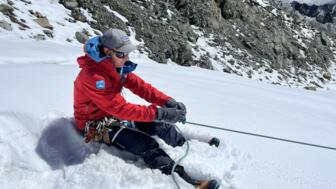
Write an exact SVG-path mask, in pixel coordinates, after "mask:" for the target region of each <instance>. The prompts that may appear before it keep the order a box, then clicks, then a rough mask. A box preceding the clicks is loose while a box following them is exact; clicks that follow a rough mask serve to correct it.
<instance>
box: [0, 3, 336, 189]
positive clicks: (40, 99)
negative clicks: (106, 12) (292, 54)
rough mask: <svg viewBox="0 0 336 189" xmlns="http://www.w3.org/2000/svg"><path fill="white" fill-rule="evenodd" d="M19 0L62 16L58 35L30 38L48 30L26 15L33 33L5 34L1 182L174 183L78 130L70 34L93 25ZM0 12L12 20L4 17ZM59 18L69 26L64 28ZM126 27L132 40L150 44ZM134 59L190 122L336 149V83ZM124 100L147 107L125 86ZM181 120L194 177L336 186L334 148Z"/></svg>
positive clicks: (234, 183)
mask: <svg viewBox="0 0 336 189" xmlns="http://www.w3.org/2000/svg"><path fill="white" fill-rule="evenodd" d="M13 1H14V0H13ZM2 2H4V1H2ZM14 2H15V6H17V7H18V8H19V10H20V11H23V12H27V9H30V8H31V9H33V8H34V10H39V12H41V13H42V14H43V15H49V14H52V13H49V12H50V9H47V8H46V9H43V6H47V5H48V6H49V7H50V6H54V8H55V10H58V12H57V13H54V15H53V17H50V18H53V19H54V20H50V22H51V23H52V25H53V26H54V30H55V37H54V38H53V39H47V40H45V41H36V40H34V39H31V38H30V37H31V36H32V35H34V34H37V33H39V32H40V31H41V28H39V26H38V25H35V24H34V22H33V20H32V17H28V16H27V15H26V14H21V16H20V17H21V18H25V19H26V21H27V24H31V25H29V26H32V27H31V29H28V30H26V31H21V30H19V29H18V28H17V26H15V24H13V25H14V26H15V27H14V31H13V32H8V31H3V30H1V31H0V42H1V43H0V86H1V87H2V89H1V92H0V104H1V106H0V125H1V129H0V152H1V153H0V186H1V188H4V189H12V188H13V189H14V188H15V189H16V188H25V189H33V188H34V189H40V188H41V189H54V188H65V189H66V188H69V189H70V188H71V189H76V188H81V189H86V188H87V189H92V188H98V187H99V188H130V189H133V188H134V189H135V188H175V186H174V183H173V181H172V179H171V177H169V176H166V175H163V174H161V173H160V172H159V171H158V170H150V169H148V168H146V167H145V166H144V163H143V162H142V161H141V160H138V159H136V157H134V156H132V155H131V154H128V153H125V152H122V151H119V150H117V149H115V148H113V147H108V146H106V145H97V144H85V143H83V141H82V140H83V139H82V138H81V136H79V135H78V133H76V132H75V131H74V130H73V128H72V122H73V120H72V116H73V81H74V79H75V77H76V75H77V73H78V72H79V68H78V65H77V64H76V58H77V57H78V56H80V55H82V54H83V52H82V46H81V45H80V44H79V43H78V42H75V41H73V42H70V43H69V42H66V40H65V39H66V38H67V37H69V36H73V35H74V32H75V31H78V30H81V29H82V28H83V27H84V28H86V29H87V30H88V31H89V32H90V33H91V32H92V33H93V30H92V28H90V27H89V26H87V25H86V24H84V23H80V22H77V23H69V22H64V18H68V17H67V13H69V12H68V10H66V9H65V8H64V7H62V6H60V5H59V4H57V3H56V1H42V0H40V1H34V2H33V3H32V5H24V3H23V1H14ZM26 6H28V8H27V7H26ZM32 6H34V7H32ZM48 10H49V11H48ZM54 12H55V11H54ZM18 15H19V14H18ZM0 18H1V19H7V18H6V17H5V16H4V15H2V14H0ZM48 18H49V16H48ZM61 21H62V23H63V25H59V24H57V22H61ZM194 29H195V30H197V28H194ZM129 30H130V31H131V35H132V41H134V42H136V43H138V44H142V45H143V42H139V41H136V39H135V36H136V33H135V31H134V30H133V29H132V28H131V27H130V28H129ZM57 31H59V32H57ZM60 31H62V32H60ZM209 43H211V38H210V39H206V38H200V39H199V41H198V44H197V45H199V46H200V47H202V48H204V49H203V50H201V51H200V55H201V54H202V53H209V54H212V53H214V52H216V51H217V50H218V49H215V48H213V47H210V46H208V44H209ZM228 46H229V45H228ZM335 54H336V53H335ZM219 58H223V59H225V61H226V59H230V58H232V57H230V56H226V57H219ZM131 60H132V61H134V62H136V63H138V64H139V66H138V68H137V70H136V73H137V74H138V75H139V76H140V77H142V78H143V79H144V80H146V81H147V82H149V83H151V84H152V85H154V86H156V87H157V88H159V89H160V90H162V91H164V92H165V93H167V94H168V95H171V96H173V97H174V98H176V99H177V100H178V101H182V102H184V103H185V104H186V106H187V109H188V115H187V119H188V121H190V122H196V123H202V124H209V125H212V126H216V127H222V128H229V129H235V130H240V131H245V132H252V133H258V134H262V135H268V136H274V137H281V138H285V139H291V140H297V141H302V142H308V143H314V144H318V145H326V146H330V147H336V140H335V135H336V129H335V122H336V116H335V114H336V109H335V106H336V98H335V97H336V90H335V89H336V87H335V86H336V85H335V83H334V84H332V83H330V84H329V86H328V88H329V90H319V91H315V92H313V91H307V90H302V89H297V88H290V87H286V86H275V85H271V84H267V83H262V82H258V81H255V80H249V79H246V78H243V77H239V76H235V75H230V74H225V73H223V72H217V71H210V70H205V69H201V68H197V67H181V66H178V65H176V64H174V63H172V62H171V63H169V64H167V65H163V64H158V63H156V62H154V61H153V60H151V59H149V58H148V57H147V56H146V55H145V54H141V53H140V52H138V51H136V52H134V53H132V54H131ZM312 69H314V68H312ZM331 69H334V70H336V68H335V67H332V68H331ZM272 74H275V76H276V73H274V72H273V73H272ZM124 96H125V98H126V99H127V100H128V101H130V102H134V103H139V104H147V103H146V102H145V101H144V100H142V99H139V98H138V97H136V96H135V95H133V94H132V93H131V92H130V91H128V90H125V92H124ZM178 126H179V128H180V129H181V130H182V131H183V133H185V134H186V135H187V136H189V137H190V138H192V140H191V142H190V152H189V155H188V156H187V158H186V159H185V160H184V161H183V162H182V164H183V165H184V166H185V168H186V170H187V171H188V172H190V173H191V175H192V176H194V177H196V178H200V179H206V178H215V179H218V180H220V181H221V188H225V189H269V188H272V189H283V188H291V189H316V188H323V189H333V188H334V186H335V185H336V181H335V179H334V178H335V176H336V171H335V169H334V168H333V167H334V165H335V164H336V152H335V151H331V150H327V149H321V148H314V147H309V146H302V145H298V144H291V143H285V142H280V141H273V140H269V139H264V138H256V137H252V136H246V135H240V134H237V133H229V132H226V131H219V130H214V129H210V128H204V127H198V126H195V125H190V124H185V125H182V124H178ZM212 136H215V137H218V138H220V139H221V142H222V143H221V145H220V146H219V148H215V147H209V146H208V145H207V144H205V143H204V141H206V140H207V139H209V138H210V137H212ZM158 141H159V143H160V145H161V147H162V148H163V149H164V150H165V151H166V152H167V153H168V154H169V155H170V156H171V157H172V158H174V159H177V158H179V157H181V156H182V155H183V154H184V152H185V149H186V145H184V146H182V147H177V148H173V147H171V146H168V145H166V144H165V143H164V142H163V141H162V140H160V139H158ZM37 181H38V182H37ZM178 182H179V184H180V185H181V187H182V188H192V187H191V186H190V185H188V184H187V183H185V182H184V181H183V180H181V179H178Z"/></svg>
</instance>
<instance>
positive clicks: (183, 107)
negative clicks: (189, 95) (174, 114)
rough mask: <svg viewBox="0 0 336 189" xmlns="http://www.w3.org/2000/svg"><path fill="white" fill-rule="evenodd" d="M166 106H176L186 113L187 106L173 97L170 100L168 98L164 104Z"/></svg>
mask: <svg viewBox="0 0 336 189" xmlns="http://www.w3.org/2000/svg"><path fill="white" fill-rule="evenodd" d="M164 106H165V107H166V108H177V109H179V110H183V111H185V112H186V113H187V108H186V106H185V105H184V104H183V103H182V102H176V100H175V99H173V98H171V99H170V100H168V102H166V104H165V105H164Z"/></svg>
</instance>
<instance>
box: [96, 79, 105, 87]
mask: <svg viewBox="0 0 336 189" xmlns="http://www.w3.org/2000/svg"><path fill="white" fill-rule="evenodd" d="M96 88H97V89H105V81H104V80H99V81H96Z"/></svg>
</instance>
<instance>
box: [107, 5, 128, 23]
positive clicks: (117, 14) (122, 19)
mask: <svg viewBox="0 0 336 189" xmlns="http://www.w3.org/2000/svg"><path fill="white" fill-rule="evenodd" d="M104 7H105V8H106V9H107V11H108V12H111V13H113V14H114V16H116V17H117V18H119V19H120V20H121V21H123V22H125V23H126V22H128V20H127V18H126V17H125V16H123V15H121V14H120V13H118V12H117V11H114V10H112V9H111V8H110V7H109V6H107V5H105V6H104Z"/></svg>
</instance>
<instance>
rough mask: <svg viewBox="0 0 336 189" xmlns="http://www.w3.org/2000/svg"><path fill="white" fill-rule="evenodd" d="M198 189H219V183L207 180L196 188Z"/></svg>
mask: <svg viewBox="0 0 336 189" xmlns="http://www.w3.org/2000/svg"><path fill="white" fill-rule="evenodd" d="M195 188H196V189H218V188H219V183H218V182H217V181H216V180H205V181H202V182H201V183H200V184H199V185H196V186H195Z"/></svg>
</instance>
